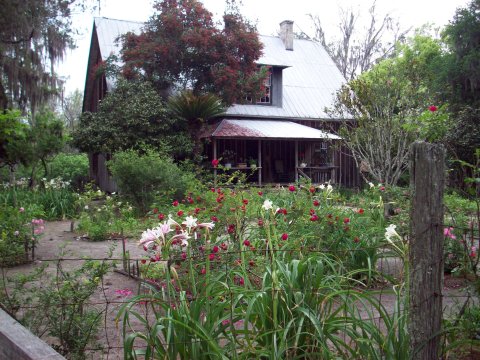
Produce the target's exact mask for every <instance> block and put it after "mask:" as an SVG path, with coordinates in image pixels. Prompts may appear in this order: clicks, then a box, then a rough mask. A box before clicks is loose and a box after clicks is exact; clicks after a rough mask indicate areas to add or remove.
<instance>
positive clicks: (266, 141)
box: [83, 18, 361, 191]
mask: <svg viewBox="0 0 480 360" xmlns="http://www.w3.org/2000/svg"><path fill="white" fill-rule="evenodd" d="M142 25H143V24H142V23H137V22H129V21H122V20H113V19H107V18H95V20H94V26H93V32H92V40H91V46H90V54H89V60H88V70H87V79H86V84H85V95H84V103H83V111H93V112H94V111H96V110H97V107H98V103H99V101H101V99H102V98H103V97H104V96H105V95H106V93H108V91H110V90H111V89H112V87H113V86H114V82H113V80H112V79H108V78H106V77H105V76H104V75H103V76H100V77H95V76H94V71H93V69H95V67H96V66H98V64H99V63H100V62H102V61H105V60H106V59H107V58H108V57H109V56H110V55H111V54H117V53H118V51H119V48H118V46H117V45H116V44H115V39H116V38H117V37H118V36H119V35H121V34H124V33H126V32H128V31H132V32H136V33H138V32H139V31H140V30H141V27H142ZM280 30H281V31H280V36H279V37H276V36H260V40H261V41H262V43H263V45H264V49H263V55H262V57H261V58H260V59H259V60H258V64H259V65H266V66H268V67H269V69H270V71H269V77H268V80H267V82H266V84H265V85H266V92H265V96H263V97H262V98H260V99H246V100H247V101H249V103H248V102H247V104H242V105H240V104H235V105H233V106H231V107H230V108H229V109H228V110H227V112H226V114H225V116H224V117H222V118H221V119H215V120H214V121H213V122H212V123H211V124H209V126H208V128H207V131H206V132H205V133H204V135H203V137H204V138H205V139H207V140H208V142H207V146H206V154H207V155H208V156H209V158H210V159H219V158H220V159H221V160H222V161H223V162H224V163H225V162H226V161H225V160H229V161H231V162H232V163H233V166H232V167H231V169H233V170H239V171H249V172H251V171H252V166H251V165H252V164H254V163H255V165H254V166H253V168H254V171H253V172H254V175H253V177H252V179H253V180H254V181H256V182H258V183H259V184H265V183H292V182H295V181H296V180H298V179H299V178H300V177H301V176H305V177H309V178H311V180H312V181H313V182H315V183H323V182H331V183H336V184H341V185H343V186H347V187H354V186H360V183H361V182H360V176H359V172H358V170H357V168H356V165H355V162H354V160H353V158H352V157H351V155H350V154H349V153H348V151H347V149H346V148H345V147H344V146H342V141H341V138H340V137H339V136H337V135H335V134H334V133H335V132H336V130H338V128H339V126H340V124H341V123H342V122H343V121H348V120H349V119H347V120H346V119H332V118H331V117H329V115H327V114H326V112H325V109H326V108H328V107H331V106H332V101H333V94H334V93H335V91H337V90H338V89H339V88H340V87H341V85H342V83H344V82H345V79H344V78H343V76H342V75H341V73H340V71H339V70H338V69H337V67H336V66H335V64H334V62H333V60H332V59H331V58H330V57H329V55H328V54H327V52H326V51H325V49H324V48H323V47H322V46H321V45H320V44H319V43H316V42H313V41H310V40H304V39H295V38H294V36H293V22H292V21H283V22H282V23H281V24H280ZM350 120H351V119H350ZM227 158H228V159H227ZM106 160H108V156H107V155H104V154H91V155H90V174H91V176H92V178H93V179H94V180H95V181H96V182H97V184H98V185H99V186H100V187H101V188H103V189H104V190H106V191H114V190H115V184H114V182H113V181H112V179H111V177H110V176H109V174H108V171H107V169H106V166H105V162H106ZM213 171H215V173H216V172H217V171H231V170H228V169H227V170H226V169H224V168H223V169H222V170H217V169H213Z"/></svg>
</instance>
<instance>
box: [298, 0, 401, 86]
mask: <svg viewBox="0 0 480 360" xmlns="http://www.w3.org/2000/svg"><path fill="white" fill-rule="evenodd" d="M368 15H369V18H370V21H369V24H368V26H367V27H366V28H365V29H364V31H358V22H359V20H360V18H361V17H360V14H358V13H355V12H354V11H353V10H352V9H348V10H345V9H340V22H339V24H338V30H339V33H340V34H341V37H340V38H331V39H327V36H326V33H325V31H324V29H323V26H322V23H321V20H320V17H319V16H318V15H312V14H310V19H311V20H312V22H313V25H314V28H315V35H314V36H313V39H314V40H316V41H318V42H320V43H321V44H322V45H323V47H324V48H325V49H326V50H327V52H328V54H329V55H330V57H331V58H332V59H333V61H334V62H335V64H336V65H337V67H338V69H339V70H340V72H341V73H342V74H343V76H344V77H345V78H346V79H347V80H351V79H353V78H355V77H356V76H358V75H359V74H361V73H363V72H364V71H367V70H369V69H370V68H371V67H372V66H373V65H374V64H375V63H377V62H378V61H379V60H381V59H385V58H387V57H388V56H389V55H391V53H392V52H393V51H394V50H395V44H396V43H397V41H399V40H401V39H403V38H404V36H405V34H406V33H407V32H408V30H407V31H400V28H399V24H398V23H396V22H395V21H394V19H393V18H392V17H391V16H390V15H389V14H386V15H385V16H384V17H383V18H380V16H379V15H378V13H377V11H376V1H373V3H372V5H371V6H370V8H369V10H368ZM358 34H361V35H358ZM301 36H306V37H308V36H307V35H306V34H301ZM386 38H388V40H386Z"/></svg>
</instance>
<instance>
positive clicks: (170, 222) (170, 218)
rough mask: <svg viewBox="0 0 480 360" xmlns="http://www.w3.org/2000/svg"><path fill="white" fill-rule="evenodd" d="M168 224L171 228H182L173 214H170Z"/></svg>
mask: <svg viewBox="0 0 480 360" xmlns="http://www.w3.org/2000/svg"><path fill="white" fill-rule="evenodd" d="M167 224H168V225H169V226H172V225H175V226H180V224H179V223H177V222H176V221H175V220H173V216H172V214H168V220H167Z"/></svg>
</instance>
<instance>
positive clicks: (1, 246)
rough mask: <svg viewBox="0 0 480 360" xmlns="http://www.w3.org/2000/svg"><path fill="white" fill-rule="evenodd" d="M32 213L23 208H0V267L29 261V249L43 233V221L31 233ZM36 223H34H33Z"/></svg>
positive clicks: (6, 206) (4, 206) (5, 206)
mask: <svg viewBox="0 0 480 360" xmlns="http://www.w3.org/2000/svg"><path fill="white" fill-rule="evenodd" d="M31 214H32V212H30V211H28V209H27V210H25V209H24V208H16V207H13V206H8V205H3V206H0V266H12V265H18V264H21V263H23V262H27V261H29V260H30V257H29V254H28V251H29V247H30V246H32V245H34V243H35V240H36V237H37V236H38V235H40V233H41V232H43V220H41V231H40V227H37V229H35V230H36V231H35V233H33V229H32V226H30V221H31V220H32V217H31ZM35 223H36V222H35Z"/></svg>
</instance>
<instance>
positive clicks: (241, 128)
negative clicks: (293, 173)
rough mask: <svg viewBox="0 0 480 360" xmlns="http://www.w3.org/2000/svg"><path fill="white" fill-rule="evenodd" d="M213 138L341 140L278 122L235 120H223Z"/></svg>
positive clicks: (317, 131)
mask: <svg viewBox="0 0 480 360" xmlns="http://www.w3.org/2000/svg"><path fill="white" fill-rule="evenodd" d="M209 136H210V137H213V138H257V139H312V140H318V139H330V140H337V139H341V138H340V137H339V136H337V135H333V134H329V133H327V132H325V131H322V130H318V129H314V128H311V127H308V126H304V125H300V124H297V123H294V122H292V121H280V120H235V119H224V120H222V121H221V122H220V124H219V125H218V126H217V128H216V129H215V131H213V133H211V134H209Z"/></svg>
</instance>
